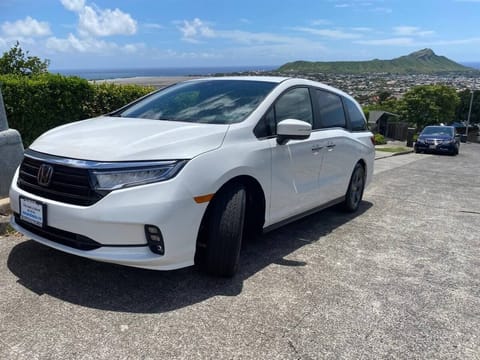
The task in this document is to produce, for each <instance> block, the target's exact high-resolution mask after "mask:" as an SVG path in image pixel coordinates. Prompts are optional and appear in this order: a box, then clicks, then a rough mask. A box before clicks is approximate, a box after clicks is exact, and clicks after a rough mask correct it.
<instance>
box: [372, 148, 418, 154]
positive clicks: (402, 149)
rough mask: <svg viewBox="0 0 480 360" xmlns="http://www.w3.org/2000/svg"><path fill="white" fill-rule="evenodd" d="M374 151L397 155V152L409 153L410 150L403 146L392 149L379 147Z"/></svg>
mask: <svg viewBox="0 0 480 360" xmlns="http://www.w3.org/2000/svg"><path fill="white" fill-rule="evenodd" d="M376 150H377V151H384V152H391V153H397V152H403V151H411V150H412V149H411V148H408V147H404V146H394V147H379V148H377V149H376Z"/></svg>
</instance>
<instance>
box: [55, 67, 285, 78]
mask: <svg viewBox="0 0 480 360" xmlns="http://www.w3.org/2000/svg"><path fill="white" fill-rule="evenodd" d="M278 67H279V66H278V65H264V66H221V67H189V68H143V69H141V68H138V69H61V70H55V69H52V70H50V72H52V73H59V74H62V75H67V76H78V77H81V78H84V79H87V80H102V79H120V78H131V77H143V76H188V75H200V76H207V75H213V74H217V73H234V72H244V71H271V70H275V69H278Z"/></svg>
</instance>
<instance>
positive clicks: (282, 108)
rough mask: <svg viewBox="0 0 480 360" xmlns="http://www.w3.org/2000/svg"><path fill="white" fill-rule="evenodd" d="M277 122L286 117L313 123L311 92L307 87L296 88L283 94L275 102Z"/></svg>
mask: <svg viewBox="0 0 480 360" xmlns="http://www.w3.org/2000/svg"><path fill="white" fill-rule="evenodd" d="M275 117H276V121H277V123H278V122H280V121H282V120H285V119H296V120H302V121H306V122H308V123H310V124H311V123H312V120H313V112H312V103H311V101H310V92H309V91H308V89H307V88H295V89H292V90H289V91H288V92H286V93H285V94H283V95H282V96H281V97H280V98H279V99H278V100H277V102H276V104H275Z"/></svg>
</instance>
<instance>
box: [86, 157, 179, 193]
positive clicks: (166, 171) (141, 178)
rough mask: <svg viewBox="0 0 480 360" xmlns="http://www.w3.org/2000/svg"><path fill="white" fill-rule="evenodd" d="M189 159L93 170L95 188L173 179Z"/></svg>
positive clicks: (115, 187)
mask: <svg viewBox="0 0 480 360" xmlns="http://www.w3.org/2000/svg"><path fill="white" fill-rule="evenodd" d="M186 163H187V160H173V161H158V162H155V163H154V164H153V165H152V163H149V164H148V166H145V165H143V166H142V163H138V164H134V163H133V164H132V163H128V165H127V166H126V167H123V168H121V166H122V165H121V164H119V167H118V168H116V169H112V168H109V169H104V170H103V169H98V170H93V171H91V176H92V182H93V186H94V188H95V190H108V191H110V190H116V189H121V188H126V187H130V186H137V185H144V184H149V183H153V182H158V181H164V180H168V179H171V178H172V177H174V176H175V175H177V173H178V172H179V171H180V170H181V169H182V167H183V166H184V165H185V164H186Z"/></svg>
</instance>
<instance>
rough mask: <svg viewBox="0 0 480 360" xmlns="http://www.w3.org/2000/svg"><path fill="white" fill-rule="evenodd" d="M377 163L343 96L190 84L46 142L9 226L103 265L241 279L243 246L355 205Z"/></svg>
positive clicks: (19, 191) (288, 84)
mask: <svg viewBox="0 0 480 360" xmlns="http://www.w3.org/2000/svg"><path fill="white" fill-rule="evenodd" d="M374 157H375V149H374V145H373V136H372V133H371V132H370V131H368V129H367V122H366V120H365V117H364V115H363V112H362V109H361V108H360V106H359V105H358V103H357V102H356V101H355V100H354V99H353V98H352V97H350V96H349V95H347V94H345V93H343V92H341V91H339V90H337V89H334V88H332V87H329V86H326V85H323V84H321V83H317V82H313V81H309V80H302V79H291V78H280V77H231V78H208V79H199V80H191V81H187V82H183V83H179V84H176V85H173V86H171V87H168V88H166V89H162V90H159V91H157V92H155V93H152V94H150V95H148V96H146V97H144V98H141V99H139V100H138V101H136V102H134V103H132V104H129V105H127V106H126V107H124V108H122V109H120V110H118V111H115V112H112V113H110V114H109V115H108V116H103V117H99V118H95V119H90V120H84V121H80V122H76V123H70V124H67V125H64V126H61V127H58V128H56V129H53V130H50V131H49V132H47V133H45V134H44V135H42V136H40V137H39V138H38V139H37V140H36V141H35V142H34V143H33V144H32V145H31V146H30V147H29V148H28V149H27V150H26V151H25V158H24V160H23V162H22V164H21V165H20V167H19V169H18V170H17V173H16V175H15V177H14V179H13V183H12V186H11V190H10V201H11V207H12V210H13V213H14V215H13V217H12V225H13V227H14V228H15V229H17V230H18V231H20V232H21V233H23V234H25V235H26V236H27V237H29V238H31V239H34V240H36V241H38V242H40V243H42V244H45V245H47V246H50V247H52V248H55V249H58V250H61V251H64V252H67V253H70V254H75V255H79V256H83V257H87V258H90V259H94V260H99V261H106V262H112V263H117V264H122V265H128V266H135V267H140V268H148V269H157V270H170V269H177V268H181V267H185V266H190V265H193V264H198V265H199V266H200V268H202V269H204V270H205V271H207V272H208V273H211V274H215V275H220V276H231V275H233V274H234V273H235V271H236V270H237V267H238V263H239V255H240V249H241V244H242V240H244V239H245V238H248V237H251V236H254V235H255V234H256V233H259V232H261V231H262V230H263V231H267V230H270V229H273V228H275V227H278V226H280V225H282V224H285V223H287V222H289V221H292V220H295V219H297V218H299V217H301V216H304V215H307V214H310V213H312V212H315V211H318V210H320V209H322V208H325V207H327V206H330V205H333V204H338V203H341V204H342V205H343V207H344V208H345V209H346V210H347V211H355V210H357V209H358V207H359V204H360V202H361V200H362V196H363V190H364V188H365V186H367V185H368V183H369V182H370V181H371V179H372V174H373V164H374Z"/></svg>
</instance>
